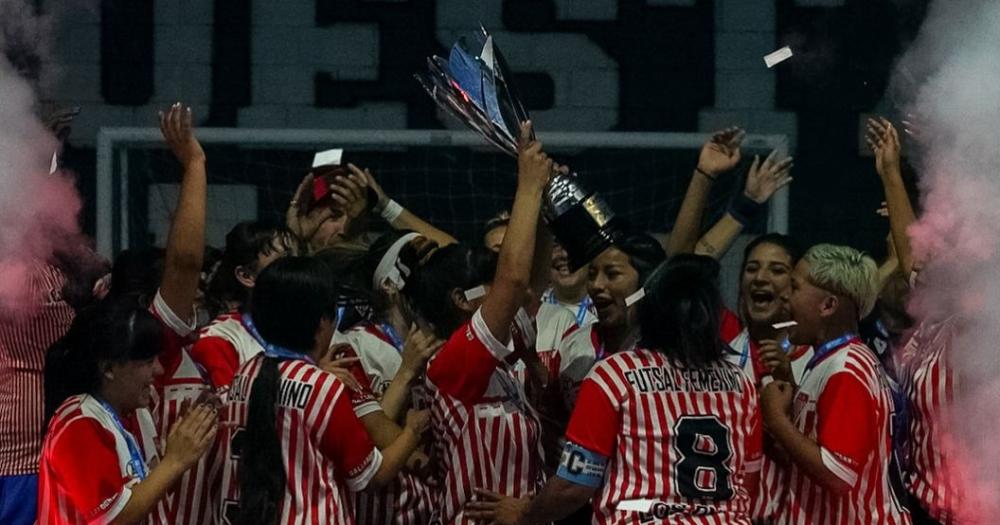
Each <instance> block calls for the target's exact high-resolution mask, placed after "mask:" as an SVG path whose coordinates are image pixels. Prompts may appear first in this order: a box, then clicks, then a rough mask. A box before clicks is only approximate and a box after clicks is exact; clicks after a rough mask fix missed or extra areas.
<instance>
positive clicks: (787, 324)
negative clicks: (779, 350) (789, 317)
mask: <svg viewBox="0 0 1000 525" xmlns="http://www.w3.org/2000/svg"><path fill="white" fill-rule="evenodd" d="M797 324H799V323H796V322H795V321H785V322H784V323H775V324H772V325H771V327H772V328H774V329H775V330H781V329H783V328H791V327H793V326H795V325H797Z"/></svg>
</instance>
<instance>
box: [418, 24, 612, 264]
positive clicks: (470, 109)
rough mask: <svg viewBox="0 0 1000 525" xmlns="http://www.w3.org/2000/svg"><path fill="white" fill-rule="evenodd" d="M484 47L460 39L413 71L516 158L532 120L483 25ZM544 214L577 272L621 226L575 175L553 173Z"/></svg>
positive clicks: (451, 109)
mask: <svg viewBox="0 0 1000 525" xmlns="http://www.w3.org/2000/svg"><path fill="white" fill-rule="evenodd" d="M481 42H482V50H481V52H480V53H479V55H478V56H474V55H472V54H470V53H469V52H468V51H466V50H465V48H464V47H463V46H462V45H461V44H460V43H458V42H456V43H455V45H454V46H452V48H451V52H450V54H449V56H448V59H447V60H446V59H444V58H442V57H439V56H432V57H430V58H428V59H427V66H428V70H427V71H426V72H420V73H417V74H416V75H414V76H415V77H416V78H417V80H418V81H419V82H420V84H421V85H422V86H423V87H424V89H425V90H426V91H427V93H428V94H429V95H430V96H431V98H432V99H434V102H436V103H437V105H438V106H439V107H441V108H442V109H444V110H445V111H446V112H448V113H450V114H451V115H452V116H453V117H455V118H457V119H458V120H460V121H462V122H464V123H465V124H466V125H467V126H469V127H470V128H472V129H473V130H474V131H476V132H478V133H479V134H480V135H482V136H483V137H484V138H485V139H486V140H487V141H488V142H489V143H490V144H492V145H493V146H495V147H496V148H498V149H500V151H502V152H504V153H506V154H508V155H511V156H513V157H517V137H518V134H519V132H520V129H519V128H520V123H521V122H523V121H525V120H528V112H527V111H526V110H525V109H524V106H523V105H522V104H521V102H520V100H519V99H518V97H517V93H516V92H515V90H514V85H513V83H512V80H513V77H512V75H511V73H510V68H509V67H508V66H507V61H506V60H505V59H504V57H503V54H502V53H501V52H500V49H499V48H498V47H497V46H496V44H495V43H494V42H493V37H492V36H490V34H489V33H488V32H487V31H486V29H485V28H483V29H482V34H481ZM543 202H544V204H543V206H542V217H543V218H544V219H545V221H546V223H548V225H549V228H551V229H552V233H553V235H555V237H556V239H558V241H559V244H561V245H562V246H563V248H565V249H566V253H567V255H568V256H569V264H570V267H571V268H572V270H573V271H576V270H577V269H579V268H581V267H582V266H584V265H586V264H587V263H589V262H590V261H591V260H593V258H594V257H597V255H598V254H600V253H601V252H603V251H604V250H606V249H607V248H609V247H610V246H611V245H612V243H613V242H614V240H615V239H616V238H618V237H619V236H620V235H621V231H622V227H621V225H620V224H619V220H616V218H615V214H614V212H613V211H611V208H609V207H608V205H607V204H606V203H605V202H604V200H603V199H601V198H600V196H599V195H597V194H596V193H594V192H591V191H587V190H586V189H584V188H583V187H582V186H581V185H580V184H579V183H578V182H577V180H576V176H575V174H573V175H568V176H567V175H562V174H558V173H557V174H553V176H552V179H551V180H550V181H549V184H548V186H547V187H546V191H545V198H544V200H543Z"/></svg>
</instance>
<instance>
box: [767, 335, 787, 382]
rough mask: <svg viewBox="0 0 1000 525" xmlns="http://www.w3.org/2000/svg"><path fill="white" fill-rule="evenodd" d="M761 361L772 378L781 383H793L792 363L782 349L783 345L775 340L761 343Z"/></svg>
mask: <svg viewBox="0 0 1000 525" xmlns="http://www.w3.org/2000/svg"><path fill="white" fill-rule="evenodd" d="M759 354H760V360H761V362H762V363H764V366H765V367H766V368H767V370H768V371H769V372H771V377H773V378H774V379H777V380H780V381H787V382H789V383H791V382H793V378H792V363H791V361H789V360H788V354H786V353H785V351H784V349H782V348H781V344H780V343H778V342H777V341H774V340H770V339H768V340H764V341H761V342H760V351H759Z"/></svg>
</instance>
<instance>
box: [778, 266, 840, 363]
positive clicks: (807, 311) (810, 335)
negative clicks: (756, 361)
mask: <svg viewBox="0 0 1000 525" xmlns="http://www.w3.org/2000/svg"><path fill="white" fill-rule="evenodd" d="M829 296H830V292H827V291H826V290H823V289H822V288H819V287H818V286H816V285H814V284H812V282H810V280H809V263H807V262H805V261H799V263H798V264H796V265H795V270H794V271H793V272H792V286H791V294H790V295H789V297H788V308H789V310H790V311H791V314H792V319H793V320H794V321H795V322H797V323H798V324H797V325H795V326H793V327H791V328H789V329H788V339H789V341H791V342H792V343H794V344H800V345H804V344H813V343H814V342H815V339H816V337H817V334H818V333H819V329H820V326H821V323H822V318H821V315H820V313H821V311H822V305H823V301H825V300H826V299H827V298H828V297H829Z"/></svg>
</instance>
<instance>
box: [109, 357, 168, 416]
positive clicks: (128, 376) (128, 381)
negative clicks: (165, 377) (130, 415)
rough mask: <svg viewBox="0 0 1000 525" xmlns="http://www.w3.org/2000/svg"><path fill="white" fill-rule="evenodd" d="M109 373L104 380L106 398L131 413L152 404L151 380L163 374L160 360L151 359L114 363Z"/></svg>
mask: <svg viewBox="0 0 1000 525" xmlns="http://www.w3.org/2000/svg"><path fill="white" fill-rule="evenodd" d="M110 372H111V374H110V376H105V378H104V381H105V383H104V390H105V392H107V393H106V394H105V395H106V397H109V398H112V399H114V400H115V401H116V402H117V404H118V405H119V406H120V407H121V408H123V409H125V410H127V411H129V412H131V411H132V410H137V409H140V408H148V407H149V406H150V405H151V404H152V392H153V378H154V377H156V376H158V375H161V374H163V367H162V366H160V360H159V359H157V358H155V357H153V358H150V359H143V360H132V361H126V362H124V363H116V364H114V365H112V366H111V368H110Z"/></svg>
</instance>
